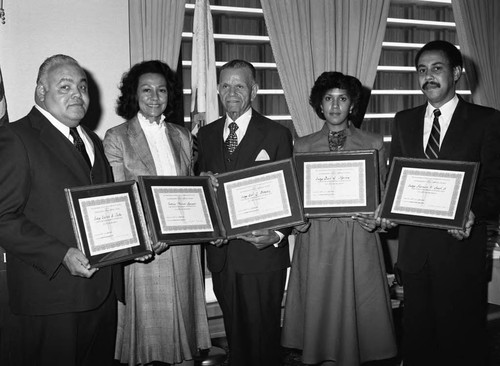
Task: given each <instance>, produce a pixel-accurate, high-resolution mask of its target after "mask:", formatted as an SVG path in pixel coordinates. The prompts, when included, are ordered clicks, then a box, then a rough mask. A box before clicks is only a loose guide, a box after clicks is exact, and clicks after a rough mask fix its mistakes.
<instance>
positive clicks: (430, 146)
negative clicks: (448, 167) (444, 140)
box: [425, 109, 441, 159]
mask: <svg viewBox="0 0 500 366" xmlns="http://www.w3.org/2000/svg"><path fill="white" fill-rule="evenodd" d="M433 113H434V121H433V122H432V131H431V135H430V136H429V141H428V142H427V147H426V148H425V156H427V159H438V158H439V139H440V135H441V127H440V126H439V116H440V115H441V111H440V110H439V109H434V112H433Z"/></svg>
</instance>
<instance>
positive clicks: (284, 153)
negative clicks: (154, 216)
mask: <svg viewBox="0 0 500 366" xmlns="http://www.w3.org/2000/svg"><path fill="white" fill-rule="evenodd" d="M257 90H258V85H257V83H256V80H255V68H254V67H253V66H252V64H250V63H249V62H246V61H242V60H233V61H230V62H228V63H226V64H225V65H224V66H223V67H222V68H221V71H220V77H219V85H218V91H219V96H220V99H221V101H222V104H223V105H224V108H225V112H226V113H225V115H224V117H222V118H220V119H218V120H217V121H215V122H213V123H211V124H209V125H207V126H205V127H203V128H201V129H200V131H199V133H198V149H199V168H200V171H202V172H212V173H214V174H217V173H224V172H229V171H233V170H237V169H242V168H249V167H253V166H257V165H259V164H262V163H266V162H270V161H276V160H280V159H286V158H289V157H291V156H292V137H291V134H290V131H289V130H288V129H287V128H285V127H283V126H281V125H279V124H278V123H276V122H273V121H271V120H269V119H267V118H265V117H264V116H262V115H260V114H259V113H258V112H257V111H255V110H254V109H252V108H251V104H252V101H253V100H254V99H255V97H256V95H257ZM232 123H235V124H236V125H232ZM233 126H234V127H233ZM289 233H290V230H288V229H287V230H282V231H281V232H275V231H273V230H258V231H254V232H253V233H252V234H251V235H247V236H243V237H241V238H239V239H235V240H230V241H229V242H228V243H227V244H225V245H221V246H213V245H209V246H208V248H207V261H208V268H209V269H210V271H211V272H212V280H213V285H214V292H215V295H216V296H217V300H218V301H219V304H220V306H221V308H222V312H223V316H224V325H225V329H226V335H227V339H228V343H229V348H230V352H229V357H230V364H232V365H235V366H236V365H238V366H244V365H253V366H265V365H273V366H274V365H278V364H279V352H280V317H281V301H282V297H283V292H284V286H285V279H286V268H287V267H288V266H289V265H290V259H289V253H288V241H287V236H288V234H289ZM217 244H220V243H217Z"/></svg>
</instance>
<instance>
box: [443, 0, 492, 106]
mask: <svg viewBox="0 0 500 366" xmlns="http://www.w3.org/2000/svg"><path fill="white" fill-rule="evenodd" d="M452 6H453V14H454V16H455V22H456V25H457V33H458V39H459V41H460V47H461V51H462V54H463V56H464V64H465V70H466V75H467V79H468V80H469V84H470V87H471V90H472V99H473V100H474V102H475V103H477V104H481V105H485V106H489V107H493V108H496V109H500V69H499V68H498V60H499V59H500V23H499V22H498V19H499V18H500V2H499V1H498V0H474V1H470V0H452Z"/></svg>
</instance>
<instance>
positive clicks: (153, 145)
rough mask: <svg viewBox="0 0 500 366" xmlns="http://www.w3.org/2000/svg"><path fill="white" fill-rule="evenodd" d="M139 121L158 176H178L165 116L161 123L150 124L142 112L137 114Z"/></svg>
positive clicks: (162, 117)
mask: <svg viewBox="0 0 500 366" xmlns="http://www.w3.org/2000/svg"><path fill="white" fill-rule="evenodd" d="M137 119H138V120H139V124H140V125H141V128H142V130H143V131H144V135H145V136H146V140H147V141H148V146H149V150H150V151H151V155H152V156H153V161H154V163H155V168H156V174H157V175H177V169H176V168H175V162H174V155H173V153H172V148H171V146H170V141H169V139H168V137H167V131H166V126H165V116H163V115H162V116H161V119H160V122H159V123H156V122H150V121H149V120H148V119H147V118H146V117H144V116H143V115H142V114H141V112H139V113H137Z"/></svg>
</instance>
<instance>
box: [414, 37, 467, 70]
mask: <svg viewBox="0 0 500 366" xmlns="http://www.w3.org/2000/svg"><path fill="white" fill-rule="evenodd" d="M427 51H441V52H443V53H444V54H445V56H446V58H447V59H448V62H449V63H450V66H451V67H452V68H454V67H457V66H458V67H460V69H462V68H463V63H464V61H463V59H462V54H461V53H460V51H459V50H458V48H456V47H455V45H454V44H452V43H450V42H447V41H442V40H435V41H430V42H428V43H426V44H425V45H424V46H423V47H422V48H421V49H420V50H419V51H418V52H417V54H416V55H415V67H416V68H417V69H418V62H419V61H420V56H422V54H423V53H424V52H427Z"/></svg>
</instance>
